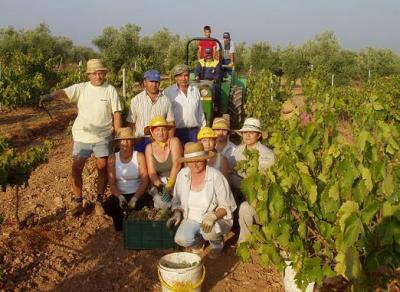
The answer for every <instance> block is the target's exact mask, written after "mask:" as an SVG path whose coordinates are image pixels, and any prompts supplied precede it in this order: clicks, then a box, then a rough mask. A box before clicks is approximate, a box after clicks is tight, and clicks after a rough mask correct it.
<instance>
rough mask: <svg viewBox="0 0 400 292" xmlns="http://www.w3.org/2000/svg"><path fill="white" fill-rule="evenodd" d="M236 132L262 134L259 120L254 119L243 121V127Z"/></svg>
mask: <svg viewBox="0 0 400 292" xmlns="http://www.w3.org/2000/svg"><path fill="white" fill-rule="evenodd" d="M237 132H239V133H241V132H258V133H261V134H262V130H261V124H260V120H259V119H256V118H247V119H245V120H244V123H243V127H242V128H241V129H240V130H237Z"/></svg>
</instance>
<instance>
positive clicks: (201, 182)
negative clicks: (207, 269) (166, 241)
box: [167, 142, 236, 257]
mask: <svg viewBox="0 0 400 292" xmlns="http://www.w3.org/2000/svg"><path fill="white" fill-rule="evenodd" d="M213 156H214V153H213V152H207V151H205V150H204V147H203V145H202V144H201V143H199V142H196V143H195V142H188V143H186V144H185V151H184V156H183V158H181V159H180V161H181V162H183V163H185V165H186V167H184V168H182V169H181V171H180V172H179V173H178V176H177V178H176V185H175V188H174V196H173V198H172V207H171V209H172V210H173V211H174V213H173V215H172V216H171V218H170V219H169V220H168V221H167V226H169V227H171V226H172V225H175V226H178V225H179V224H180V225H179V227H178V230H177V231H176V234H175V242H176V243H177V244H179V245H180V246H183V247H186V248H190V249H191V250H192V251H193V252H201V249H202V245H203V240H208V241H209V242H210V246H211V253H210V257H217V256H218V255H220V254H221V252H222V248H223V246H224V242H223V235H224V234H226V233H228V232H229V230H230V229H231V228H232V224H233V219H232V212H233V211H235V209H236V203H235V200H234V198H233V195H232V192H231V189H230V188H229V184H228V181H227V180H226V179H225V177H224V176H223V175H222V174H221V172H219V171H217V170H216V169H215V168H213V167H209V166H208V165H207V160H208V159H211V158H212V157H213Z"/></svg>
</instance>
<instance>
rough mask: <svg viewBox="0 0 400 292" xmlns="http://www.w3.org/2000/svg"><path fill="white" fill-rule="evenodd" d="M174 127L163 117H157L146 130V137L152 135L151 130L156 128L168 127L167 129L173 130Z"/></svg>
mask: <svg viewBox="0 0 400 292" xmlns="http://www.w3.org/2000/svg"><path fill="white" fill-rule="evenodd" d="M173 126H174V125H173V124H171V123H169V122H167V120H166V119H165V118H164V117H162V116H155V117H154V118H152V119H151V121H150V123H149V124H148V125H147V126H146V127H145V128H144V133H145V135H150V134H151V133H150V130H151V128H154V127H166V128H167V129H171V128H172V127H173Z"/></svg>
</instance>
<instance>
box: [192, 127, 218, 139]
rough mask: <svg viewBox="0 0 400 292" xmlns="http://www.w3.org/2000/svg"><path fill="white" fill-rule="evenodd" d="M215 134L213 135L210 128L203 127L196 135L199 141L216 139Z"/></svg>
mask: <svg viewBox="0 0 400 292" xmlns="http://www.w3.org/2000/svg"><path fill="white" fill-rule="evenodd" d="M217 137H218V136H217V134H215V132H214V130H213V129H211V128H210V127H203V128H201V129H200V131H199V133H198V134H197V140H201V139H204V138H217Z"/></svg>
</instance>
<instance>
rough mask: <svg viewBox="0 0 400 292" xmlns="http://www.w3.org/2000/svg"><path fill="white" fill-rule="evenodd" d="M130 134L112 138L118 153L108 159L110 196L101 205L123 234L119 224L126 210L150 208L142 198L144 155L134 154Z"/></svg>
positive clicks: (145, 177)
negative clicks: (116, 145) (146, 206)
mask: <svg viewBox="0 0 400 292" xmlns="http://www.w3.org/2000/svg"><path fill="white" fill-rule="evenodd" d="M134 138H135V137H134V134H133V130H132V128H131V127H125V128H121V129H120V130H119V131H118V132H117V136H116V138H115V140H116V141H118V146H119V149H120V150H119V152H117V153H115V154H112V155H111V156H110V157H109V159H108V164H107V172H108V181H109V183H110V190H111V194H112V196H110V197H108V199H107V200H106V201H105V202H104V204H103V207H104V211H105V213H106V214H107V215H109V216H111V217H112V219H113V223H114V227H115V229H116V230H117V231H121V230H122V221H123V217H124V211H125V210H126V209H134V210H140V209H141V208H142V207H144V206H145V205H149V206H151V198H149V197H150V196H148V195H145V192H146V190H147V186H148V184H149V177H148V174H147V167H146V159H145V157H144V154H143V153H140V152H138V151H135V150H133V144H134V143H133V139H134Z"/></svg>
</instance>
